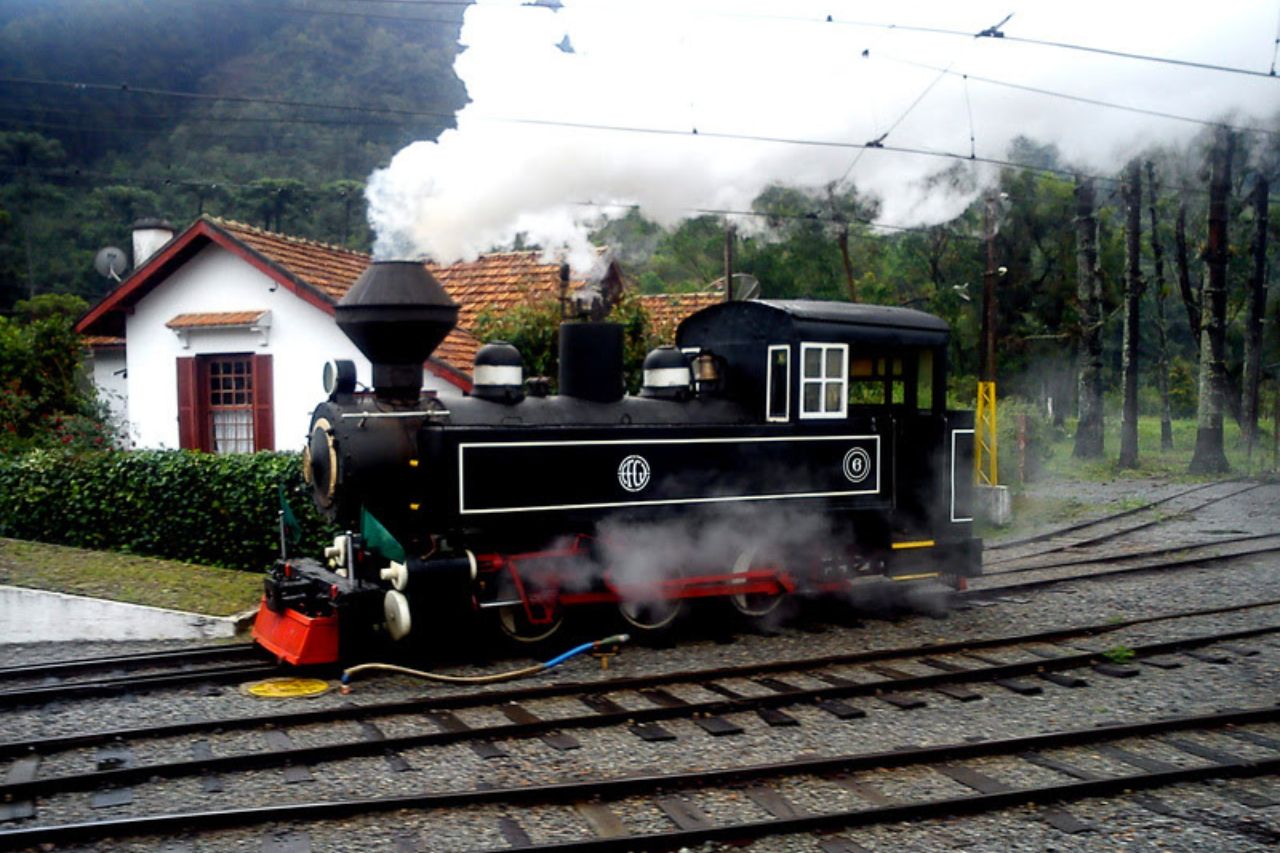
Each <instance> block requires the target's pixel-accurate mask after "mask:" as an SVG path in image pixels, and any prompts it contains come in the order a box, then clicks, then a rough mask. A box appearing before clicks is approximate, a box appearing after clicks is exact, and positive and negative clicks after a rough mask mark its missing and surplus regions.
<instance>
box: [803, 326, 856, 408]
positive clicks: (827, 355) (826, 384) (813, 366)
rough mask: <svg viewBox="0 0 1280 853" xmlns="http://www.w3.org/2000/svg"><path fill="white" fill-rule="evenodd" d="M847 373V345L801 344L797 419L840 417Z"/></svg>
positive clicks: (844, 397)
mask: <svg viewBox="0 0 1280 853" xmlns="http://www.w3.org/2000/svg"><path fill="white" fill-rule="evenodd" d="M848 371H849V345H848V344H801V345H800V417H802V418H843V417H844V416H845V407H846V405H847V401H848V394H849V391H848V387H849V381H848Z"/></svg>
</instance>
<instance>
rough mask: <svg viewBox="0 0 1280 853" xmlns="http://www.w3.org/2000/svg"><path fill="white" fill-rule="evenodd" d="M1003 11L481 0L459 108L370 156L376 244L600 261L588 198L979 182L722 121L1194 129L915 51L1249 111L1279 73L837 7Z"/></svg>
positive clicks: (1226, 41) (886, 155) (1090, 139)
mask: <svg viewBox="0 0 1280 853" xmlns="http://www.w3.org/2000/svg"><path fill="white" fill-rule="evenodd" d="M1008 12H1009V7H1008V4H1007V3H992V2H976V3H963V4H957V3H951V2H940V0H936V1H935V0H931V1H930V2H909V3H897V4H892V5H890V6H886V7H883V8H864V7H862V6H861V5H854V4H847V5H846V4H838V5H837V6H835V7H833V6H832V5H831V4H830V3H819V2H816V0H795V2H782V0H754V1H753V0H680V2H676V0H569V2H566V3H565V6H564V8H563V9H560V10H558V11H553V10H551V9H549V8H546V7H537V6H531V5H530V4H528V3H522V0H484V2H483V3H481V4H478V5H473V6H470V7H469V8H468V9H467V10H466V18H465V23H464V27H463V30H462V41H463V42H464V44H466V45H467V48H468V49H467V50H466V51H465V52H463V53H462V54H461V55H460V56H459V58H458V60H457V65H456V68H457V72H458V74H459V75H460V76H461V78H462V79H463V80H464V82H465V83H466V85H467V90H468V93H469V95H470V97H471V99H472V101H471V103H470V104H469V105H468V106H467V107H466V108H464V109H463V110H462V111H461V112H460V113H459V114H458V117H457V128H456V129H454V130H448V131H445V132H444V133H443V134H441V136H440V138H439V139H438V140H437V141H434V142H432V141H422V142H416V143H413V144H412V145H410V146H408V147H407V148H405V149H404V150H402V151H401V152H399V153H398V154H397V155H396V156H395V158H394V159H393V160H392V162H391V163H390V165H389V166H388V167H387V168H386V169H383V170H380V171H378V172H375V173H374V175H373V176H372V177H371V179H370V182H369V189H368V198H369V210H370V219H371V223H372V225H373V227H374V229H375V231H376V233H377V243H376V246H375V254H377V255H379V256H380V257H416V256H424V255H425V256H429V257H431V258H433V259H434V260H436V261H439V262H442V263H447V262H451V261H454V260H458V259H463V258H469V257H474V256H475V255H477V254H478V253H480V252H483V251H487V250H490V249H493V248H495V247H499V246H505V245H510V244H511V243H512V241H513V240H515V239H516V238H517V236H518V235H523V237H524V239H525V240H526V241H527V242H530V243H536V244H538V245H541V246H543V247H544V248H546V249H547V250H548V252H558V251H560V250H565V251H567V253H568V255H569V258H570V261H571V263H573V264H574V265H575V266H576V267H577V268H578V269H579V270H585V269H586V268H588V267H589V266H590V264H591V263H592V262H594V260H595V257H594V254H593V253H592V252H591V251H590V248H589V246H588V245H587V238H586V234H587V230H588V227H589V224H590V223H592V222H595V221H598V219H599V217H600V215H601V208H599V207H595V206H584V205H581V204H579V203H580V202H593V203H595V204H638V205H640V206H641V208H642V210H643V212H644V214H645V215H646V216H648V217H650V218H653V219H656V220H658V221H660V222H663V223H666V224H670V223H672V222H674V221H676V220H678V219H680V218H683V217H686V216H689V215H692V214H691V211H692V210H693V209H698V208H711V209H742V208H745V207H747V206H749V204H750V202H751V200H752V199H753V198H755V197H756V195H758V194H759V192H760V191H761V190H762V189H763V188H764V187H765V186H767V185H768V184H770V183H775V182H783V183H789V184H795V185H801V186H822V185H825V184H827V183H829V182H831V181H836V180H839V179H841V177H842V176H845V175H846V174H847V175H848V178H849V180H851V181H853V182H855V183H856V184H857V186H858V187H859V189H861V190H862V191H863V192H870V193H873V194H875V195H878V196H879V197H880V199H881V202H882V207H881V215H882V216H883V219H884V221H886V222H891V223H895V224H911V223H917V224H919V223H931V222H937V221H943V220H945V219H948V218H950V217H951V216H953V215H954V214H955V213H956V212H957V211H958V210H960V209H962V208H963V206H964V205H965V204H966V203H967V202H968V201H969V199H970V197H971V194H972V192H973V189H972V182H968V183H969V186H967V187H966V186H964V183H965V182H961V184H960V185H949V184H945V183H944V184H943V185H942V186H941V187H940V186H937V185H930V182H929V181H928V178H929V177H930V176H931V175H934V174H936V173H938V172H940V171H941V170H943V169H945V168H947V167H950V166H953V165H954V162H953V161H946V160H937V159H932V158H929V157H920V156H907V155H902V154H893V153H890V152H885V151H878V150H870V151H867V152H865V153H864V154H862V155H861V156H858V152H857V151H854V150H850V149H842V148H837V147H823V146H819V145H797V144H786V143H781V142H759V141H743V140H731V139H724V138H715V137H714V136H713V134H716V133H724V134H742V135H753V136H764V137H771V138H787V139H793V140H795V139H804V140H812V141H817V142H822V141H826V142H837V143H864V142H867V141H870V140H874V139H877V138H879V137H880V136H881V135H882V134H885V133H886V132H888V136H887V138H886V140H885V142H886V144H891V145H897V146H905V147H912V148H922V149H931V150H935V151H950V152H959V153H966V154H967V153H968V151H969V134H970V129H971V124H970V118H969V115H970V106H971V113H972V130H973V133H974V135H975V136H976V149H977V153H978V154H979V156H983V155H986V156H994V157H1000V156H1002V155H1003V154H1004V153H1005V150H1006V148H1007V145H1008V143H1009V141H1010V140H1011V139H1012V138H1013V137H1014V136H1016V135H1018V134H1025V135H1029V136H1031V137H1033V138H1035V139H1037V140H1039V141H1042V142H1052V143H1055V144H1057V145H1058V147H1059V148H1060V150H1061V151H1062V152H1063V154H1064V155H1065V156H1066V157H1068V158H1069V159H1071V160H1072V161H1073V162H1075V163H1079V164H1080V165H1081V166H1084V167H1086V168H1093V169H1098V170H1107V169H1112V168H1115V167H1118V165H1119V164H1120V163H1122V162H1123V161H1124V159H1125V158H1126V157H1128V156H1129V155H1131V154H1132V153H1134V152H1135V151H1136V150H1138V149H1140V148H1142V147H1143V146H1146V145H1148V144H1151V143H1153V142H1161V143H1168V142H1172V141H1177V140H1178V139H1181V138H1185V137H1186V136H1187V135H1188V134H1190V133H1193V132H1195V131H1196V130H1197V129H1198V128H1197V126H1196V125H1188V124H1185V123H1180V122H1171V121H1168V120H1162V119H1156V118H1152V117H1149V116H1142V115H1135V114H1132V113H1124V112H1119V111H1113V110H1107V109H1103V108H1100V107H1096V106H1088V105H1083V104H1073V103H1071V102H1067V101H1061V100H1055V99H1050V98H1045V97H1044V96H1040V95H1035V94H1032V93H1028V92H1021V91H1015V90H1011V89H1006V88H998V87H994V86H990V85H986V84H979V83H977V82H969V83H966V81H965V80H964V79H963V78H961V77H959V76H945V77H942V78H940V79H938V74H937V72H935V71H930V70H926V69H922V68H919V67H915V66H911V65H905V64H902V63H901V62H900V61H899V60H903V59H906V60H911V61H915V62H920V63H927V64H930V65H933V66H943V67H951V68H952V69H953V70H956V71H965V72H968V73H970V74H975V75H983V76H987V77H991V78H997V79H1003V80H1009V81H1013V82H1017V83H1019V84H1022V85H1028V86H1038V87H1042V88H1048V89H1054V90H1059V91H1064V92H1069V93H1072V94H1076V95H1081V96H1085V97H1092V98H1098V99H1103V100H1107V101H1113V102H1120V103H1128V104H1132V105H1135V106H1141V107H1143V108H1146V109H1154V110H1161V111H1167V112H1173V113H1178V114H1182V115H1191V116H1199V117H1203V118H1207V119H1214V118H1218V117H1220V116H1223V115H1225V114H1227V113H1232V114H1233V116H1234V119H1235V120H1236V121H1237V122H1240V121H1248V120H1250V117H1251V116H1256V115H1258V114H1259V113H1261V112H1263V111H1266V112H1268V113H1269V112H1271V111H1273V110H1274V108H1275V107H1274V105H1275V103H1276V94H1277V88H1276V87H1277V85H1278V84H1277V81H1276V80H1274V79H1259V78H1249V77H1243V76H1233V75H1228V74H1223V73H1220V72H1213V71H1206V70H1203V69H1189V68H1179V67H1175V66H1170V65H1165V64H1159V63H1153V62H1141V61H1135V60H1132V59H1121V58H1115V57H1105V56H1099V55H1095V54H1087V53H1078V52H1069V51H1063V50H1055V49H1052V48H1046V47H1042V46H1033V45H1026V44H1019V43H1016V42H1014V41H1013V40H1012V39H995V38H982V39H973V38H968V39H966V38H957V37H954V36H946V35H939V34H924V33H912V32H907V31H905V30H902V29H894V30H886V29H877V28H868V27H860V26H853V25H849V24H848V23H842V21H845V22H847V21H849V20H851V19H855V18H857V19H863V20H867V19H874V20H878V21H879V22H882V23H895V24H900V25H921V26H931V27H942V28H954V29H957V30H961V31H964V32H972V33H977V32H978V31H980V30H983V29H985V28H987V27H989V26H991V25H992V24H994V23H996V22H997V21H1000V20H1001V19H1002V18H1004V17H1005V16H1006V15H1007V14H1008ZM828 14H832V15H833V17H834V20H833V21H831V22H827V21H826V16H827V15H828ZM1274 26H1275V7H1274V4H1272V3H1264V2H1245V0H1238V2H1231V0H1228V2H1226V3H1219V4H1217V5H1215V6H1214V7H1212V9H1210V8H1207V7H1205V6H1204V5H1203V4H1199V3H1191V2H1179V0H1174V2H1168V3H1164V4H1161V6H1160V7H1159V10H1158V14H1157V13H1156V10H1153V9H1152V7H1151V6H1150V5H1149V4H1139V3H1134V4H1123V3H1122V4H1117V3H1102V2H1098V1H1097V0H1083V2H1079V3H1074V4H1069V5H1067V4H1047V3H1041V4H1026V5H1025V6H1023V7H1020V8H1018V9H1017V14H1016V15H1015V16H1014V17H1013V19H1012V20H1010V21H1009V22H1008V23H1007V24H1005V25H1004V27H1003V29H1004V30H1005V32H1006V33H1007V34H1008V35H1010V36H1025V37H1029V38H1040V39H1052V40H1055V41H1062V42H1072V43H1077V44H1087V45H1096V46H1098V47H1105V48H1112V49H1116V50H1124V51H1129V52H1136V53H1145V54H1155V55H1160V56H1172V57H1179V58H1184V59H1189V60H1195V61H1202V62H1213V63H1220V64H1228V65H1235V66H1245V67H1249V68H1255V69H1259V70H1262V71H1265V70H1266V68H1267V67H1268V63H1269V62H1270V59H1271V57H1270V50H1271V47H1272V43H1271V38H1270V36H1269V34H1270V33H1272V32H1274ZM565 36H569V40H568V41H565ZM567 44H571V45H572V52H568V51H566V49H565V47H564V46H565V45H567ZM864 50H865V51H867V56H866V57H865V58H864V57H863V51H864ZM935 80H936V83H935ZM930 84H934V85H933V86H932V88H929V87H930ZM926 89H928V92H927V94H925V95H924V96H923V98H920V96H921V93H922V92H925V90H926ZM966 89H967V95H968V102H966ZM917 98H920V100H919V103H918V104H916V105H915V106H914V107H911V105H912V103H913V102H915V101H916V100H917ZM909 107H911V108H910V110H908V108H909ZM547 122H551V123H556V122H561V123H568V124H570V125H572V124H575V123H579V124H590V125H596V126H599V125H604V126H612V127H626V128H633V129H634V128H648V129H652V130H657V131H664V132H669V134H670V135H665V134H662V133H641V132H634V131H620V130H612V131H611V130H600V129H588V128H585V127H581V126H578V127H574V126H563V125H556V124H547ZM695 129H696V130H697V131H698V134H697V135H694V134H693V131H694V130H695ZM855 157H857V162H856V166H854V165H853V164H854V160H855ZM851 166H852V168H851ZM965 168H969V167H968V166H966V167H965ZM975 168H976V167H975ZM976 177H978V178H979V180H980V181H981V180H982V179H984V177H986V176H983V175H981V174H979V175H977V176H976ZM934 183H935V184H936V182H934ZM947 186H952V188H951V189H947V188H946V187H947ZM614 212H615V213H618V212H619V211H617V210H615V211H614Z"/></svg>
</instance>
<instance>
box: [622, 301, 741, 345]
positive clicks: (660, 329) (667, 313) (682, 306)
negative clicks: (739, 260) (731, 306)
mask: <svg viewBox="0 0 1280 853" xmlns="http://www.w3.org/2000/svg"><path fill="white" fill-rule="evenodd" d="M723 301H724V294H723V293H657V294H645V295H643V296H641V297H640V304H641V305H643V306H644V310H645V312H646V313H647V314H648V315H649V322H650V324H651V325H652V328H653V330H654V331H655V332H656V333H657V334H658V335H659V336H660V337H662V338H664V339H667V338H670V339H673V340H674V339H675V331H676V326H679V325H680V322H681V321H682V320H684V318H685V317H688V316H689V315H690V314H693V313H694V312H696V311H701V310H702V309H703V308H706V307H708V306H709V305H715V304H717V303H719V302H723Z"/></svg>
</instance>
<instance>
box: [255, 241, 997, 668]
mask: <svg viewBox="0 0 1280 853" xmlns="http://www.w3.org/2000/svg"><path fill="white" fill-rule="evenodd" d="M456 316H457V306H456V305H455V304H454V303H453V302H452V301H451V300H450V299H449V297H448V296H447V295H446V294H445V292H444V290H443V288H442V287H441V286H440V284H439V283H438V282H437V281H436V280H435V279H434V278H433V277H432V276H431V275H430V274H429V273H428V272H427V271H426V270H425V269H424V267H423V266H422V265H421V264H417V263H410V262H380V263H375V264H373V265H371V266H370V267H369V269H368V270H366V272H365V273H364V274H363V275H362V276H361V277H360V279H359V280H358V281H357V282H356V283H355V285H354V286H353V287H352V289H351V291H350V292H349V293H348V294H347V296H346V297H345V298H344V299H343V300H342V302H341V303H340V304H339V305H338V307H337V321H338V325H339V327H341V328H342V330H343V331H344V333H346V334H347V335H348V336H349V337H350V338H351V339H352V341H353V342H354V343H355V344H356V345H357V346H358V347H359V348H360V350H361V352H363V353H364V354H365V355H366V356H367V357H368V358H369V359H370V361H371V362H372V364H373V384H374V389H373V391H372V393H368V392H357V389H356V381H355V370H354V366H353V365H351V364H350V363H349V362H346V363H344V362H335V363H333V364H331V365H330V366H328V367H327V368H326V373H325V383H326V390H327V391H328V393H329V398H328V400H327V401H325V402H323V403H321V404H320V406H319V407H317V408H316V410H315V413H314V414H313V416H312V426H311V435H310V438H309V442H308V445H307V447H306V452H305V462H304V464H305V471H306V476H307V479H308V481H309V482H310V484H311V485H312V487H313V489H314V497H315V500H316V502H317V504H318V506H319V507H320V508H321V510H322V511H323V512H325V513H326V514H327V515H328V516H330V517H331V518H333V519H335V520H336V521H337V522H339V523H340V524H341V525H342V526H343V527H344V528H345V529H347V530H349V531H351V532H349V533H347V534H345V535H344V536H342V537H339V539H338V540H337V541H336V542H335V545H334V547H333V548H330V549H328V550H327V552H326V557H327V558H328V565H326V566H321V565H319V564H318V563H314V562H310V561H305V560H303V561H292V560H291V561H282V562H280V563H278V564H277V565H276V566H275V567H274V568H273V569H272V570H271V572H270V573H269V577H268V579H267V582H266V595H265V598H264V601H263V605H262V607H261V609H260V612H259V614H258V618H257V622H256V624H255V636H256V638H257V640H258V641H259V642H260V643H262V644H263V645H264V646H265V647H267V648H268V649H270V650H271V651H272V652H274V653H275V654H276V655H278V656H279V657H280V658H282V659H285V660H288V661H291V662H293V663H318V662H327V661H332V660H337V659H339V658H340V657H344V658H345V657H350V656H351V655H353V654H356V653H357V652H358V649H360V647H361V646H362V645H364V644H367V643H368V642H370V641H371V640H377V639H378V638H382V639H387V638H388V637H389V638H391V639H395V640H399V639H402V638H405V637H417V636H420V635H423V634H424V631H425V629H430V628H432V627H435V626H438V625H439V624H441V623H442V622H443V621H447V620H450V619H455V618H457V617H459V616H460V615H463V614H467V615H484V614H492V615H493V616H495V617H496V621H497V622H498V624H499V626H501V628H502V629H503V630H504V631H505V632H506V633H507V634H509V635H510V636H512V637H514V638H516V639H518V640H527V641H536V640H541V639H544V638H546V637H548V636H549V635H550V634H551V633H552V632H554V631H555V630H556V629H557V628H558V627H559V626H560V624H561V622H562V620H563V617H564V614H565V612H566V611H569V610H572V609H574V608H578V607H583V606H586V605H597V606H599V605H604V606H612V607H616V608H617V610H618V612H619V613H620V614H621V617H622V618H623V619H624V620H625V621H626V622H627V623H629V625H630V626H631V628H632V630H641V631H643V630H646V629H658V628H662V627H664V626H666V625H668V624H670V623H671V622H672V621H673V620H674V619H675V618H676V617H677V616H678V615H679V613H680V612H681V610H682V609H683V608H684V607H685V606H686V604H687V603H688V602H689V601H690V600H691V599H699V598H714V599H719V600H720V601H721V602H722V603H723V604H725V605H727V606H728V607H731V608H733V609H734V610H736V611H737V612H738V613H739V614H741V615H742V616H745V617H748V618H761V617H765V616H767V615H769V614H770V613H771V612H772V611H773V610H774V608H775V607H777V606H778V604H779V603H780V602H782V601H783V600H784V599H785V598H786V597H787V596H790V595H818V594H832V593H834V594H840V595H851V594H855V593H856V591H857V590H858V588H859V586H860V585H863V584H866V583H869V582H874V583H877V584H882V583H883V582H884V580H885V579H886V578H888V579H890V580H916V579H921V578H935V577H936V578H941V579H943V580H946V581H949V582H951V583H953V584H963V582H964V579H965V578H967V577H970V576H974V575H977V574H979V572H980V570H981V568H980V565H981V559H980V555H981V543H980V541H979V540H977V539H975V538H974V537H973V532H972V513H971V508H970V507H971V502H972V467H973V460H972V453H973V418H972V413H970V412H956V411H947V410H946V406H945V389H946V348H947V337H948V329H947V326H946V324H945V323H944V322H943V321H941V320H939V319H938V318H936V317H934V316H932V315H929V314H926V313H923V312H920V311H914V310H909V309H904V308H886V307H879V306H870V305H857V304H847V303H833V302H817V301H799V300H797V301H767V300H764V301H743V302H725V303H722V304H718V305H714V306H712V307H709V308H706V309H704V310H702V311H700V312H698V313H696V314H694V315H693V316H691V317H689V318H688V319H686V320H685V321H684V322H683V323H682V324H681V325H680V327H679V329H678V331H677V341H676V346H674V347H671V346H667V347H661V348H659V349H656V350H654V351H653V352H651V353H650V354H649V355H648V357H647V358H646V359H645V362H644V386H643V389H642V390H641V391H640V393H639V394H638V395H628V394H626V393H625V390H624V382H623V372H622V356H623V335H622V329H621V327H619V326H617V325H614V324H610V323H596V322H567V323H565V324H563V325H562V326H561V329H560V347H561V349H560V368H559V369H560V375H559V394H558V395H556V396H549V395H548V393H547V386H548V383H547V382H546V380H541V379H538V378H533V379H529V380H526V379H525V377H524V376H523V370H522V366H521V359H520V354H519V353H518V352H517V351H516V349H515V348H514V347H512V346H511V345H509V344H504V343H491V344H488V345H486V346H484V347H483V348H482V349H481V350H480V351H479V353H478V354H477V356H476V362H475V369H474V374H473V375H474V388H473V390H472V392H471V393H470V394H469V395H468V396H466V397H463V398H461V399H448V400H446V399H441V398H438V397H437V396H435V395H433V394H430V393H424V392H423V391H422V365H423V362H424V360H425V359H426V358H427V357H428V356H429V355H430V354H431V352H432V351H433V350H434V349H435V347H436V346H437V345H438V344H439V343H440V341H441V340H443V338H444V337H445V335H446V334H448V332H449V330H450V329H451V328H452V327H453V325H454V322H455V320H456Z"/></svg>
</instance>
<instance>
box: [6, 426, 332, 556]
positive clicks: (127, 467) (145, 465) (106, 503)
mask: <svg viewBox="0 0 1280 853" xmlns="http://www.w3.org/2000/svg"><path fill="white" fill-rule="evenodd" d="M281 484H283V486H284V489H285V495H286V497H287V500H288V502H289V504H290V506H291V507H292V509H293V511H294V514H295V515H296V516H297V519H298V522H299V525H300V527H301V536H300V538H299V541H297V542H296V543H294V544H291V545H290V553H297V554H308V555H313V556H314V555H318V554H319V553H320V549H321V548H322V547H323V546H324V545H325V544H327V540H328V539H329V538H330V537H332V535H333V530H332V528H331V527H330V525H329V524H328V523H327V522H325V521H324V520H323V519H322V518H321V517H320V516H319V514H318V513H317V512H316V509H315V505H314V504H313V503H312V501H311V494H310V491H311V490H310V488H309V487H307V486H306V485H305V483H303V480H302V465H301V458H300V457H299V456H298V454H293V453H253V454H241V455H228V456H218V455H214V454H209V453H196V452H191V451H185V450H174V451H135V452H121V451H111V450H104V451H96V452H87V453H74V454H73V453H67V452H62V451H58V450H35V451H31V452H29V453H26V454H24V455H21V456H0V536H8V537H12V538H16V539H34V540H37V541H41V542H53V543H57V544H62V545H76V546H79V547H84V548H99V549H108V550H119V551H127V552H131V553H136V554H149V555H152V556H157V557H168V558H170V559H175V560H184V561H188V562H193V563H201V564H205V565H210V566H226V567H229V568H236V569H248V570H253V571H259V570H262V569H264V568H265V567H266V566H268V565H269V564H270V563H271V562H272V560H274V559H275V556H276V554H277V553H278V552H279V543H280V534H279V526H278V521H277V518H278V516H277V512H278V510H279V507H280V503H279V487H280V485H281Z"/></svg>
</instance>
